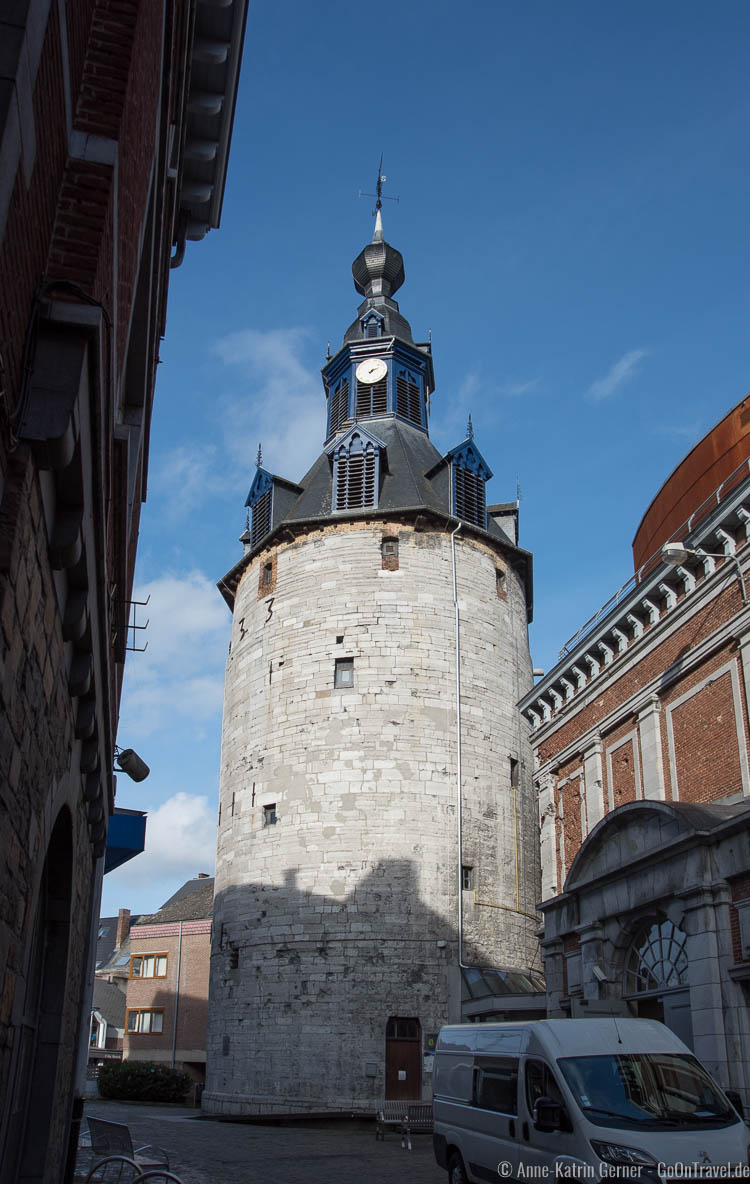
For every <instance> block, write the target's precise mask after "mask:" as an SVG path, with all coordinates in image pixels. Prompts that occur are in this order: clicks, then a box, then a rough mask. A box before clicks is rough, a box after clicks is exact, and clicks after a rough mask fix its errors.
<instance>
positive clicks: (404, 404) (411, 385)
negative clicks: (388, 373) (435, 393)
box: [396, 370, 422, 427]
mask: <svg viewBox="0 0 750 1184" xmlns="http://www.w3.org/2000/svg"><path fill="white" fill-rule="evenodd" d="M396 411H397V412H398V414H399V415H402V416H403V417H404V419H408V421H409V423H416V424H417V425H418V426H419V427H422V391H421V387H420V384H419V380H418V379H416V378H415V377H414V375H413V374H410V373H409V371H408V370H401V371H399V373H398V374H397V375H396Z"/></svg>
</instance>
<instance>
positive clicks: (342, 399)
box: [329, 379, 349, 435]
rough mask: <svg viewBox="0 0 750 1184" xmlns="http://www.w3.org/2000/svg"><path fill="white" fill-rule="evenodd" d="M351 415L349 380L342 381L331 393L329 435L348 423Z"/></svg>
mask: <svg viewBox="0 0 750 1184" xmlns="http://www.w3.org/2000/svg"><path fill="white" fill-rule="evenodd" d="M348 415H349V381H348V379H347V380H346V381H344V382H340V383H339V384H338V386H337V387H336V389H335V391H334V392H333V394H332V395H331V412H330V419H329V435H330V434H332V433H333V432H337V431H338V430H339V428H340V427H341V426H342V424H344V423H346V420H347V417H348Z"/></svg>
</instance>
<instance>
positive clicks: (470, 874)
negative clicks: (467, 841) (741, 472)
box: [461, 863, 474, 890]
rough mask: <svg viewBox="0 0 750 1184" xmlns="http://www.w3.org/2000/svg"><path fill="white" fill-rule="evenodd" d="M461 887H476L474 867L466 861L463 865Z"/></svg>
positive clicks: (466, 888) (467, 888) (468, 888)
mask: <svg viewBox="0 0 750 1184" xmlns="http://www.w3.org/2000/svg"><path fill="white" fill-rule="evenodd" d="M461 887H462V888H463V889H464V890H470V889H472V888H473V887H474V868H473V867H469V865H468V864H466V863H464V864H463V865H462V867H461Z"/></svg>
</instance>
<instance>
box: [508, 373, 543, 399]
mask: <svg viewBox="0 0 750 1184" xmlns="http://www.w3.org/2000/svg"><path fill="white" fill-rule="evenodd" d="M540 382H541V379H540V378H528V379H522V380H520V381H518V382H513V381H509V382H503V383H501V384H500V386H499V388H498V391H499V394H501V395H506V396H507V397H508V398H510V399H517V398H520V396H521V395H528V394H531V392H532V391H536V390H538V389H539V384H540Z"/></svg>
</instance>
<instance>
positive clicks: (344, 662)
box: [333, 658, 354, 687]
mask: <svg viewBox="0 0 750 1184" xmlns="http://www.w3.org/2000/svg"><path fill="white" fill-rule="evenodd" d="M333 685H334V686H335V687H353V686H354V658H337V659H336V668H335V670H334V673H333Z"/></svg>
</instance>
